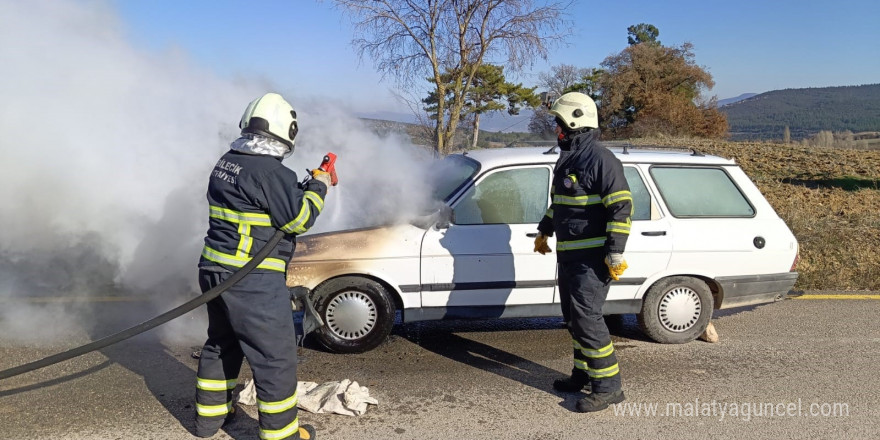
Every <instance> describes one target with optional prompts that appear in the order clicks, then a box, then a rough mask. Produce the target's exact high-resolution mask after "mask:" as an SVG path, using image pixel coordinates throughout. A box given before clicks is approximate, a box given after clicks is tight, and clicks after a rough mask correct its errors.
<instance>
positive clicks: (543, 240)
mask: <svg viewBox="0 0 880 440" xmlns="http://www.w3.org/2000/svg"><path fill="white" fill-rule="evenodd" d="M535 252H538V253H540V254H541V255H546V254H547V253H549V252H553V251H551V250H550V246H548V245H547V236H546V235H544V234H541V233H540V232H539V233H538V236H537V237H535Z"/></svg>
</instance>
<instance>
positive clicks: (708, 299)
mask: <svg viewBox="0 0 880 440" xmlns="http://www.w3.org/2000/svg"><path fill="white" fill-rule="evenodd" d="M714 306H715V304H714V299H713V298H712V292H710V291H709V286H707V285H706V283H704V282H703V281H701V280H699V279H697V278H692V277H685V276H677V277H669V278H666V279H663V280H660V281H659V282H657V283H656V284H654V285H653V286H651V288H650V289H648V292H647V293H646V294H645V299H644V301H643V302H642V312H641V313H640V314H639V316H638V321H639V326H640V327H641V328H642V331H644V332H645V334H647V335H648V336H649V337H650V338H651V339H653V340H655V341H657V342H660V343H663V344H683V343H685V342H690V341H693V340H694V339H696V338H697V337H699V336H700V335H701V334H703V332H704V331H705V330H706V326H708V325H709V319H711V318H712V310H713V308H714Z"/></svg>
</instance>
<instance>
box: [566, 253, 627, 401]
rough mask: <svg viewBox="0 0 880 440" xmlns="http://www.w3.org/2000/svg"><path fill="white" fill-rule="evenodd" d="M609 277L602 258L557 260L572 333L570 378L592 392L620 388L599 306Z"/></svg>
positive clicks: (618, 374) (618, 369)
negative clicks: (581, 383)
mask: <svg viewBox="0 0 880 440" xmlns="http://www.w3.org/2000/svg"><path fill="white" fill-rule="evenodd" d="M610 283H611V278H610V276H609V274H608V267H607V266H606V265H605V262H604V260H602V259H601V258H598V259H591V260H585V261H572V262H565V263H559V299H560V302H561V305H562V317H563V319H564V320H565V324H566V327H567V328H568V332H569V333H570V334H571V338H572V346H573V353H574V367H573V368H572V374H571V375H572V378H573V379H575V380H577V381H580V382H583V383H590V384H591V385H592V390H593V392H594V393H609V392H613V391H617V390H620V388H621V384H620V367H619V366H618V364H617V355H615V353H614V345H613V344H612V343H611V335H610V334H609V332H608V326H607V325H606V324H605V320H604V319H603V318H602V306H603V305H604V304H605V298H606V297H607V296H608V289H609V287H610Z"/></svg>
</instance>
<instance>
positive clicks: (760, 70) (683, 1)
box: [111, 0, 880, 112]
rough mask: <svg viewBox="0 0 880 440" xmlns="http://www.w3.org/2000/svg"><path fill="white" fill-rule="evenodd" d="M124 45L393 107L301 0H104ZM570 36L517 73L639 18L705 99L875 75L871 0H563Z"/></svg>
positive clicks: (878, 28)
mask: <svg viewBox="0 0 880 440" xmlns="http://www.w3.org/2000/svg"><path fill="white" fill-rule="evenodd" d="M111 4H112V5H113V7H115V8H116V10H117V11H118V14H119V16H120V20H121V22H122V26H123V31H124V32H125V34H126V35H128V36H129V37H130V38H131V39H132V43H133V44H135V45H137V46H140V47H143V48H145V49H146V50H150V51H171V50H174V51H181V52H183V54H184V56H188V57H192V58H193V60H194V62H196V63H198V64H202V65H204V66H205V67H206V68H208V69H211V70H213V71H215V72H217V73H218V74H219V75H222V76H228V77H232V78H234V77H244V78H254V77H258V78H263V79H266V80H268V81H270V82H272V83H274V84H277V86H278V87H280V88H282V89H284V90H289V91H292V92H293V93H295V94H296V95H299V96H303V97H304V96H307V95H313V96H315V97H318V98H326V99H331V100H339V101H343V102H346V103H350V105H351V106H352V109H353V110H354V111H360V112H363V111H373V110H387V111H395V110H397V111H405V110H406V109H405V108H401V105H400V104H399V103H397V102H396V101H395V100H394V98H393V95H392V93H391V92H390V90H389V89H393V88H394V84H393V83H392V82H390V81H385V82H382V81H380V76H379V75H378V74H377V73H376V71H375V66H374V65H373V64H371V62H370V60H363V61H360V60H359V59H358V57H357V54H356V51H355V49H354V48H353V47H352V46H351V43H350V42H351V40H352V37H353V30H352V26H351V24H350V22H349V21H348V19H347V18H345V17H344V16H343V15H342V14H341V13H340V12H339V11H337V10H335V9H334V8H333V6H332V2H330V1H324V2H318V1H313V0H273V1H262V0H249V1H230V0H187V1H177V0H174V1H171V0H152V1H136V0H116V1H114V2H113V3H111ZM570 14H571V17H572V18H573V20H574V21H575V22H576V29H575V33H574V34H573V35H572V36H571V37H570V38H569V39H568V42H567V45H563V46H560V47H558V48H556V49H555V50H553V51H552V54H551V56H550V58H549V59H548V60H546V61H545V60H538V61H536V63H535V65H534V66H533V67H532V68H531V69H530V71H529V72H524V73H523V74H522V75H520V76H519V77H518V78H516V79H517V80H518V81H521V82H523V83H524V84H525V85H529V86H531V85H535V83H536V81H537V73H539V72H542V71H548V70H549V69H550V67H551V66H553V65H558V64H560V63H567V64H574V65H577V66H580V67H593V66H598V65H599V63H601V62H602V60H603V59H604V58H605V57H607V56H608V55H611V54H614V53H617V52H619V51H620V50H621V49H623V48H624V47H625V46H626V39H627V31H626V29H627V27H628V26H630V25H633V24H638V23H650V24H653V25H655V26H656V27H657V28H658V29H659V30H660V37H659V39H660V41H661V42H662V43H663V44H666V45H679V44H681V43H683V42H686V41H689V42H691V43H693V44H694V47H695V54H696V61H697V63H698V64H700V65H702V66H704V67H706V68H707V69H708V70H709V72H710V73H711V74H712V75H713V77H714V79H715V82H716V85H715V88H714V89H713V90H711V91H710V93H709V94H710V95H716V96H717V97H718V98H719V99H724V98H730V97H734V96H738V95H740V94H742V93H761V92H766V91H770V90H777V89H784V88H800V87H825V86H839V85H858V84H869V83H877V82H880V74H878V72H880V25H878V23H880V2H878V1H876V0H839V1H834V2H829V1H827V0H823V1H818V0H800V1H796V0H771V1H768V0H757V1H756V0H740V1H706V0H673V1H658V0H631V1H628V2H610V1H601V2H600V1H587V0H580V1H575V2H573V5H572V7H571V9H570Z"/></svg>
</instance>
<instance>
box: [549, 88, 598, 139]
mask: <svg viewBox="0 0 880 440" xmlns="http://www.w3.org/2000/svg"><path fill="white" fill-rule="evenodd" d="M550 114H552V115H554V116H556V118H557V119H558V120H561V121H562V123H563V124H565V128H566V130H568V131H572V130H580V129H583V128H599V115H598V114H597V112H596V103H595V102H593V100H592V99H590V97H589V96H587V95H584V94H583V93H580V92H569V93H566V94H564V95H562V96H560V97H559V99H557V100H556V101H553V105H552V106H550Z"/></svg>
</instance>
